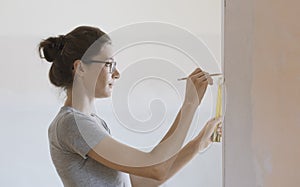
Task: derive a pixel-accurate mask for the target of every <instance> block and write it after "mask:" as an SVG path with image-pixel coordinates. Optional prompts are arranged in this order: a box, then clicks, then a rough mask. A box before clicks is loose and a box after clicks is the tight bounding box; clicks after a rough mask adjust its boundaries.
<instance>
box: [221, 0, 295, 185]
mask: <svg viewBox="0 0 300 187" xmlns="http://www.w3.org/2000/svg"><path fill="white" fill-rule="evenodd" d="M299 7H300V3H299V2H297V1H292V0H288V1H287V0H275V1H270V0H252V1H237V0H227V7H226V16H225V77H226V86H227V111H226V119H225V124H226V125H225V147H224V148H225V155H224V160H225V162H224V166H225V178H224V184H225V186H226V187H227V186H228V187H238V186H243V187H254V186H258V187H260V186H264V187H282V186H299V182H300V169H299V166H300V159H299V158H300V142H299V136H298V132H299V130H300V115H299V114H300V109H299V105H300V99H299V98H298V97H299V95H300V86H299V85H300V63H299V61H300V56H299V54H300V46H299V42H300V26H299V24H297V23H298V17H299V15H297V14H299Z"/></svg>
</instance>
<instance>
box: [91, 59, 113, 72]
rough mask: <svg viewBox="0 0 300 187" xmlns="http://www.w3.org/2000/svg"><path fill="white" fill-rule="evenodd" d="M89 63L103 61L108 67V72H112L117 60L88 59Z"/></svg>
mask: <svg viewBox="0 0 300 187" xmlns="http://www.w3.org/2000/svg"><path fill="white" fill-rule="evenodd" d="M87 62H89V63H104V64H105V66H106V67H109V73H113V72H114V71H115V70H116V66H117V62H116V61H115V60H114V59H111V58H110V59H108V60H107V61H101V60H89V61H87Z"/></svg>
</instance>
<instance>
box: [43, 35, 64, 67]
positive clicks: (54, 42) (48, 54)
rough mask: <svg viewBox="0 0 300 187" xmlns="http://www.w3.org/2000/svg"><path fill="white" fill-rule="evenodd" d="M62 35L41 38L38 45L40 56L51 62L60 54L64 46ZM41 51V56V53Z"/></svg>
mask: <svg viewBox="0 0 300 187" xmlns="http://www.w3.org/2000/svg"><path fill="white" fill-rule="evenodd" d="M64 44H65V42H64V36H63V35H60V36H58V37H49V38H47V39H46V40H43V41H42V42H41V43H40V45H39V52H40V57H42V58H45V59H46V60H47V61H48V62H53V61H55V59H57V57H58V56H59V55H60V54H61V52H62V49H63V48H64ZM41 50H42V51H43V56H42V55H41Z"/></svg>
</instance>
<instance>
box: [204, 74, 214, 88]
mask: <svg viewBox="0 0 300 187" xmlns="http://www.w3.org/2000/svg"><path fill="white" fill-rule="evenodd" d="M205 76H206V78H207V81H208V84H209V85H213V84H214V81H213V79H212V78H211V76H210V75H209V73H207V72H205Z"/></svg>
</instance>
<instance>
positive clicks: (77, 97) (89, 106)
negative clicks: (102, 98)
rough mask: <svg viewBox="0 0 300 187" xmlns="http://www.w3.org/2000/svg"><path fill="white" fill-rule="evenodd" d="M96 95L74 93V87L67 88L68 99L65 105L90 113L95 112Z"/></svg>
mask: <svg viewBox="0 0 300 187" xmlns="http://www.w3.org/2000/svg"><path fill="white" fill-rule="evenodd" d="M94 100H95V99H94V97H91V96H88V95H87V94H82V93H81V94H75V92H73V93H72V89H69V90H67V99H66V101H65V104H64V106H70V107H72V108H75V109H76V110H78V111H80V112H82V113H84V114H86V115H90V114H91V113H95V112H94V111H95V105H94Z"/></svg>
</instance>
